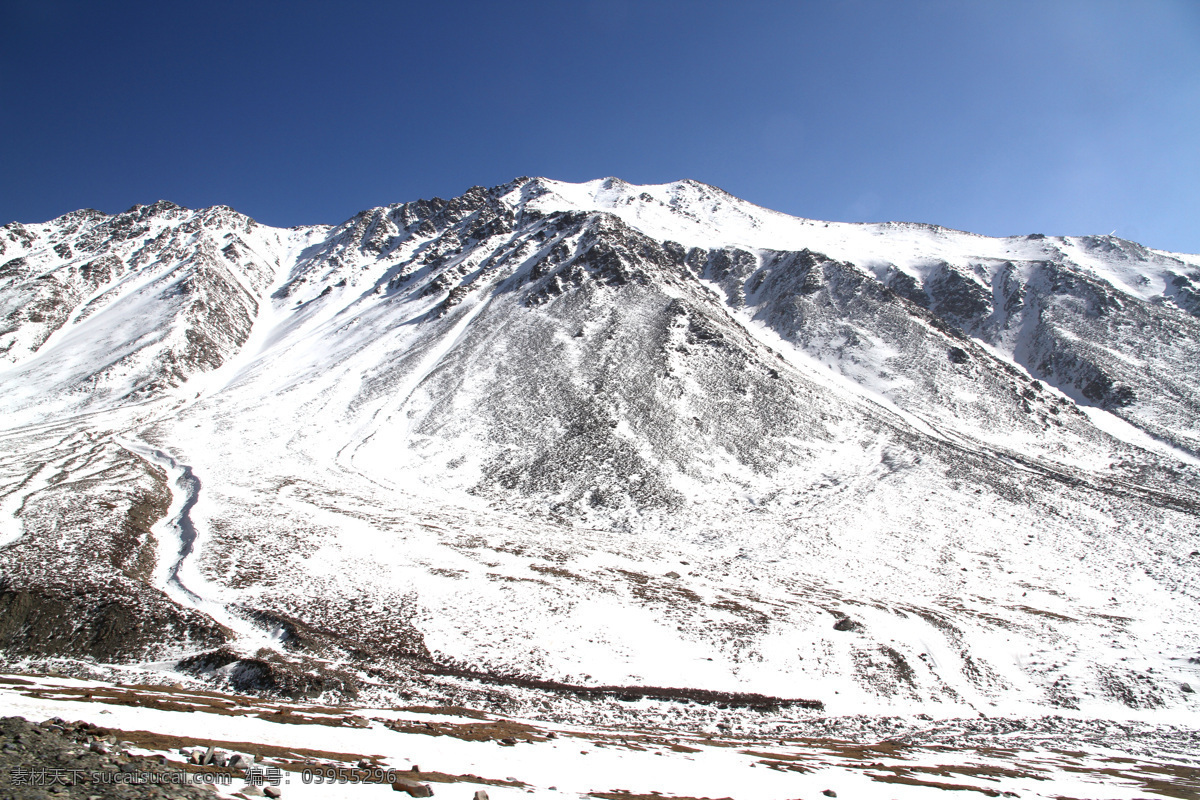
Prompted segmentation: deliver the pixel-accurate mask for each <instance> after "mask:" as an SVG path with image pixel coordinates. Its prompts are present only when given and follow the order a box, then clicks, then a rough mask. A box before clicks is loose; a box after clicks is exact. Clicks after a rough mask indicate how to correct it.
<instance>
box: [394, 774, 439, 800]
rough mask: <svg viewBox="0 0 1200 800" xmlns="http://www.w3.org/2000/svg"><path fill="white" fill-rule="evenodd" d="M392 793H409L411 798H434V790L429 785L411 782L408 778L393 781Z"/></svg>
mask: <svg viewBox="0 0 1200 800" xmlns="http://www.w3.org/2000/svg"><path fill="white" fill-rule="evenodd" d="M392 791H394V792H408V795H409V797H433V789H431V788H430V787H429V784H428V783H421V782H419V781H414V780H410V779H408V778H396V779H394V780H393V781H392Z"/></svg>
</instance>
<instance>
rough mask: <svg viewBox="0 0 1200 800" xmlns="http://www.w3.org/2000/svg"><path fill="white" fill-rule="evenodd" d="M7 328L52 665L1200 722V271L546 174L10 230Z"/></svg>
mask: <svg viewBox="0 0 1200 800" xmlns="http://www.w3.org/2000/svg"><path fill="white" fill-rule="evenodd" d="M0 318H2V319H3V324H2V325H0V355H2V357H3V359H4V366H3V369H2V371H0V410H3V413H4V417H3V419H4V422H3V423H2V425H3V427H4V430H3V432H2V433H0V482H2V483H0V486H2V487H3V488H2V489H0V492H2V495H0V545H2V546H0V571H2V573H0V574H2V577H0V648H3V653H4V656H5V658H7V659H8V660H9V661H10V662H17V661H21V660H30V659H32V660H34V661H37V662H46V663H50V662H53V663H55V664H56V665H60V668H61V665H68V666H71V665H73V668H76V669H83V668H86V669H89V670H96V669H108V670H114V671H117V672H120V673H121V674H127V673H131V672H139V671H140V672H150V673H162V672H168V673H175V674H178V673H180V672H183V673H188V674H191V675H195V676H202V677H204V678H206V679H209V680H212V681H215V682H219V683H225V684H229V685H232V686H233V687H234V688H236V689H238V690H242V691H245V690H263V691H278V692H284V693H289V694H294V695H299V694H309V695H313V694H321V693H340V694H343V695H352V694H355V693H360V694H361V693H376V694H381V695H388V693H391V695H404V696H408V697H428V698H435V699H440V700H456V701H465V700H464V699H470V698H476V699H478V698H479V697H480V696H486V697H488V698H491V701H494V702H504V703H510V704H512V705H513V706H514V707H515V708H518V709H519V708H527V707H529V708H531V707H534V705H533V704H537V703H552V704H554V703H557V704H560V705H562V707H563V708H567V709H569V710H570V713H584V712H583V711H581V710H580V707H579V704H580V702H581V701H580V700H579V699H578V698H579V697H581V696H582V697H584V698H585V699H590V701H592V702H593V703H594V707H595V708H602V707H603V704H604V703H606V702H609V701H612V702H619V701H617V700H614V699H613V698H619V697H624V698H626V699H628V698H635V699H636V698H638V697H647V698H659V699H682V700H690V701H695V700H696V699H697V698H700V699H702V700H704V701H705V702H709V701H712V702H717V701H718V699H719V701H720V702H722V703H723V704H725V705H729V704H734V705H737V704H739V703H740V704H742V705H747V706H750V707H754V708H757V709H758V710H759V711H760V712H766V711H770V712H771V713H775V714H783V715H787V714H804V713H811V711H812V709H816V708H822V707H823V708H825V709H826V710H828V711H831V712H834V713H858V712H888V713H892V712H901V711H913V710H926V709H932V708H953V709H963V708H969V709H972V710H982V709H989V710H991V709H995V708H999V709H1001V710H1013V709H1016V710H1032V711H1033V712H1036V713H1042V712H1044V711H1045V710H1047V709H1055V708H1057V709H1063V708H1068V709H1079V710H1080V711H1082V712H1087V713H1095V714H1097V715H1103V714H1105V713H1109V711H1110V710H1111V709H1113V708H1121V709H1125V708H1128V707H1135V708H1148V709H1149V708H1191V709H1194V708H1195V703H1196V701H1195V699H1194V698H1195V694H1194V693H1189V692H1188V691H1186V690H1185V689H1184V687H1187V688H1189V689H1190V685H1196V684H1198V683H1200V680H1198V677H1200V671H1198V668H1197V666H1196V665H1197V663H1200V618H1198V617H1197V615H1196V613H1195V610H1196V604H1197V601H1198V600H1200V585H1198V584H1197V581H1196V575H1197V571H1198V570H1200V554H1197V548H1198V547H1200V503H1198V502H1197V501H1196V499H1195V498H1196V497H1197V490H1198V489H1200V468H1198V467H1200V376H1198V374H1197V372H1196V370H1195V365H1196V364H1197V363H1200V256H1190V255H1180V254H1172V253H1165V252H1161V251H1156V250H1152V249H1149V248H1146V247H1143V246H1142V245H1139V244H1136V243H1134V242H1130V241H1126V240H1123V239H1118V238H1115V237H1111V236H1098V237H1097V236H1093V237H1050V236H1043V235H1040V234H1034V235H1030V236H1022V237H1010V238H1004V239H995V238H988V237H983V236H977V235H974V234H970V233H964V232H960V231H953V230H948V229H945V228H939V227H936V226H931V225H922V224H910V223H883V224H849V223H836V222H819V221H813V220H805V219H798V218H794V217H789V216H786V215H783V214H779V213H776V212H773V211H769V210H766V209H763V208H759V207H757V206H754V205H752V204H750V203H747V202H744V201H742V200H739V199H737V198H735V197H732V196H731V195H729V194H727V193H725V192H723V191H721V190H719V189H716V188H714V187H711V186H706V185H704V184H700V183H696V182H694V181H681V182H678V183H671V184H664V185H660V186H635V185H631V184H627V183H625V182H623V181H620V180H618V179H616V178H607V179H604V180H597V181H591V182H589V183H583V184H570V183H562V182H558V181H553V180H548V179H543V178H534V179H530V178H521V179H518V180H515V181H513V182H511V183H508V184H505V185H503V186H498V187H494V188H491V189H486V188H483V187H475V188H472V189H470V190H469V191H467V192H466V193H465V194H463V195H462V196H460V197H457V198H454V199H452V200H442V199H439V198H434V199H432V200H419V201H415V202H410V203H403V204H398V205H392V206H386V207H382V208H375V209H369V210H367V211H363V212H361V213H359V214H357V215H356V216H355V217H353V218H352V219H350V220H347V221H346V222H344V223H342V224H341V225H337V226H333V227H327V226H311V227H300V228H291V229H286V230H285V229H275V228H269V227H266V226H263V225H259V224H257V223H255V222H254V221H253V220H251V219H249V218H247V217H245V216H243V215H240V214H238V213H237V212H235V211H233V210H231V209H228V208H225V207H215V208H210V209H204V210H200V211H191V210H188V209H184V208H181V207H179V206H176V205H174V204H171V203H167V202H162V201H160V202H158V203H155V204H154V205H150V206H135V207H134V208H132V209H130V210H129V211H127V212H125V213H123V214H117V215H111V216H110V215H105V214H101V213H99V212H95V211H78V212H74V213H72V214H68V215H66V216H63V217H60V218H59V219H56V220H53V221H51V222H47V223H44V224H38V225H20V224H17V223H13V224H11V225H8V226H5V227H3V228H0ZM81 665H82V666H81ZM496 698H500V699H499V700H498V699H496ZM705 698H707V699H705ZM589 713H590V712H589Z"/></svg>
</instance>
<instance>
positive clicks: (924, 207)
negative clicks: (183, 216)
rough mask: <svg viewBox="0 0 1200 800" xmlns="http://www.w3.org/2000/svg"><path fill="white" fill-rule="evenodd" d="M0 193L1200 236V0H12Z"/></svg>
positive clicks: (268, 207) (312, 217)
mask: <svg viewBox="0 0 1200 800" xmlns="http://www.w3.org/2000/svg"><path fill="white" fill-rule="evenodd" d="M0 144H2V147H0V153H2V154H3V162H2V164H0V220H3V221H8V220H13V219H16V220H20V221H24V222H34V221H41V220H45V219H49V218H51V217H54V216H57V215H59V214H62V213H65V212H67V211H70V210H72V209H75V208H80V207H89V206H90V207H93V208H99V209H101V210H104V211H110V212H111V211H120V210H123V209H125V208H127V207H129V206H130V205H133V204H134V203H149V202H153V201H154V200H156V199H159V198H166V199H169V200H173V201H175V202H177V203H181V204H183V205H187V206H192V207H199V206H207V205H214V204H218V203H224V204H227V205H230V206H233V207H234V208H236V209H238V210H240V211H242V212H244V213H247V214H249V215H251V216H253V217H255V218H256V219H258V220H260V221H262V222H265V223H268V224H272V225H296V224H304V223H314V222H330V223H332V222H340V221H341V220H343V219H346V218H347V217H349V216H351V215H352V214H354V213H356V212H357V211H359V210H361V209H363V208H367V207H370V206H375V205H383V204H386V203H392V202H399V201H404V200H412V199H416V198H418V197H431V196H434V195H438V196H442V197H451V196H454V195H456V194H459V193H461V192H462V191H463V190H465V189H467V188H469V187H470V186H472V185H476V184H482V185H494V184H498V183H503V182H505V181H507V180H510V179H511V178H513V177H516V176H518V175H545V176H548V177H553V178H559V179H563V180H572V181H578V180H588V179H591V178H596V177H603V176H608V175H616V176H618V177H621V178H624V179H625V180H628V181H631V182H633V183H661V182H666V181H671V180H676V179H680V178H694V179H696V180H700V181H704V182H706V183H711V184H715V185H717V186H720V187H721V188H723V189H726V190H727V191H729V192H731V193H733V194H735V195H738V196H740V197H743V198H745V199H747V200H750V201H753V202H755V203H759V204H760V205H764V206H767V207H770V208H774V209H778V210H780V211H784V212H787V213H790V214H796V215H799V216H806V217H811V218H817V219H836V220H851V221H864V220H867V221H874V220H911V221H919V222H933V223H937V224H941V225H946V226H949V227H954V228H962V229H966V230H972V231H976V232H979V233H986V234H991V235H1010V234H1024V233H1032V232H1041V233H1047V234H1085V233H1108V232H1110V231H1112V230H1116V232H1117V234H1118V235H1120V236H1125V237H1127V238H1132V239H1135V240H1138V241H1141V242H1144V243H1146V244H1148V245H1150V246H1153V247H1159V248H1164V249H1171V250H1178V251H1186V252H1192V253H1197V252H1200V214H1198V212H1200V2H1195V1H1194V0H1179V1H1177V2H1170V1H1168V0H1162V1H1161V2H1155V0H1138V2H1133V1H1132V0H1130V1H1129V2H1105V0H1086V1H1080V2H1070V1H1066V0H1064V1H1061V2H1055V0H1042V1H1041V2H1021V0H1003V2H1002V1H1001V0H995V2H983V1H982V0H961V1H960V2H939V1H937V0H927V1H922V0H911V1H910V2H903V1H902V0H889V1H885V2H870V0H841V1H838V0H829V1H828V2H739V3H733V2H703V0H694V1H693V2H669V1H667V0H663V1H661V2H659V1H656V0H641V1H640V2H634V1H633V0H629V1H628V2H626V1H625V0H576V1H574V2H567V0H555V1H553V2H550V1H547V2H509V3H502V2H453V1H448V2H437V3H431V2H420V3H409V2H353V0H343V2H338V3H334V2H305V1H304V0H294V1H293V2H287V3H283V2H265V1H261V2H260V1H258V0H239V2H223V0H205V1H204V2H196V3H186V4H185V3H162V2H156V3H140V2H119V3H97V2H91V1H89V2H82V1H80V0H5V2H4V3H3V4H0Z"/></svg>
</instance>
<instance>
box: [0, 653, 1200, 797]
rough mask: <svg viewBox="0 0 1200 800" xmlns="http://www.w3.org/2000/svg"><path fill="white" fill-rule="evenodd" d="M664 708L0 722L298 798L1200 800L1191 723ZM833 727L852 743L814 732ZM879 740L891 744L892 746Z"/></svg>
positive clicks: (158, 699)
mask: <svg viewBox="0 0 1200 800" xmlns="http://www.w3.org/2000/svg"><path fill="white" fill-rule="evenodd" d="M655 712H656V708H655V703H654V702H653V701H646V700H643V701H640V702H639V703H635V704H631V713H630V715H629V721H628V723H627V724H625V725H611V726H606V727H595V728H584V727H577V726H568V725H560V724H551V723H546V722H542V721H538V720H533V719H516V718H507V717H503V716H499V715H496V714H491V713H484V712H481V711H476V710H472V709H465V708H435V707H420V706H414V707H407V708H371V707H349V706H323V705H319V704H312V703H307V704H306V703H291V702H282V701H277V700H271V699H264V698H254V697H246V696H238V695H228V694H221V693H217V692H212V691H206V690H200V689H192V688H184V687H182V686H179V685H176V686H173V687H168V686H120V685H115V684H111V683H103V682H98V681H86V680H78V679H71V678H63V677H51V676H35V675H6V676H0V716H21V717H24V718H26V719H28V720H30V721H33V722H42V721H44V720H47V719H51V718H60V719H63V720H85V721H87V722H90V723H92V724H94V725H98V726H101V727H103V728H105V729H107V731H108V732H110V733H111V734H113V735H114V736H115V737H116V738H117V739H118V740H120V741H122V742H124V743H125V744H124V745H122V746H123V747H124V748H125V749H126V750H128V751H129V752H130V753H131V754H133V755H140V756H165V758H166V759H169V761H170V762H171V763H172V764H174V765H176V766H179V767H183V765H184V764H185V761H186V759H185V757H184V756H182V755H181V754H180V750H181V748H187V747H194V746H199V747H205V748H207V747H209V746H215V747H216V748H218V749H222V748H224V749H226V750H228V751H236V752H241V753H247V754H253V755H255V756H256V758H257V759H258V761H259V762H260V763H262V764H265V765H266V766H268V767H270V766H277V767H279V768H281V770H282V776H283V782H282V784H281V789H282V796H283V797H285V798H322V799H323V800H325V799H328V800H336V798H351V799H353V800H369V798H372V797H375V798H383V797H398V796H404V795H402V794H397V793H396V792H394V791H393V789H392V787H391V786H390V785H389V784H388V783H379V782H358V781H362V780H364V779H369V778H370V777H371V772H370V770H369V769H359V767H358V765H359V764H360V763H362V762H364V761H365V762H369V765H370V767H372V768H383V769H385V770H393V771H396V772H397V773H398V774H400V775H402V776H405V777H409V778H418V779H419V780H420V781H423V782H426V783H428V784H429V785H430V786H431V787H432V788H433V791H434V794H435V795H436V796H437V797H446V798H463V799H464V800H466V799H467V798H471V797H473V796H474V793H475V791H477V790H481V789H482V790H484V791H486V792H487V794H488V797H489V798H492V799H493V800H505V799H506V798H517V797H527V796H533V797H535V798H611V799H612V800H650V799H651V798H659V797H661V798H733V799H734V800H795V799H796V798H820V797H825V796H835V795H836V796H837V797H839V798H887V799H889V800H903V798H926V797H932V796H935V795H936V796H943V795H945V794H946V793H947V792H950V793H951V794H950V795H949V796H950V797H962V798H964V800H965V798H970V797H976V796H985V797H1001V796H1003V797H1022V798H1057V799H1058V800H1064V799H1065V798H1076V799H1078V800H1084V799H1085V798H1087V799H1089V800H1110V799H1111V800H1118V798H1119V799H1120V800H1133V799H1134V798H1153V797H1174V798H1197V797H1200V726H1198V725H1197V724H1196V723H1197V719H1196V718H1195V715H1192V714H1178V715H1171V716H1166V717H1165V716H1163V715H1161V714H1159V715H1155V716H1154V717H1153V718H1151V717H1150V716H1147V715H1143V716H1140V717H1136V716H1131V717H1130V718H1128V719H1124V720H1096V719H1088V718H1083V717H1079V718H1071V717H1061V716H1053V717H1041V718H1033V719H1014V718H1004V717H991V718H988V717H979V718H975V719H929V718H921V717H917V718H894V719H873V718H866V717H851V718H841V719H837V720H829V719H822V718H820V717H818V716H816V715H814V717H813V720H812V722H811V724H808V725H806V724H797V725H794V726H792V728H793V729H792V730H787V731H782V732H778V736H772V737H771V738H763V737H761V736H730V735H726V734H719V735H706V734H691V733H689V734H680V733H679V732H678V731H677V730H671V729H668V728H667V727H665V726H663V727H659V726H655V725H654V724H653V723H652V722H651V720H653V719H654V718H655V716H656V713H655ZM1132 713H1133V712H1131V714H1132ZM822 730H836V731H837V732H838V734H839V735H838V736H836V737H831V736H827V735H826V736H822V735H817V734H818V733H819V732H820V731H822ZM882 730H891V731H892V733H891V734H890V735H883V736H881V735H880V731H882ZM856 731H857V735H855V732H856ZM7 747H8V746H6V749H7ZM84 747H85V745H80V749H81V750H82V749H84ZM26 766H29V767H30V768H31V769H34V770H36V769H38V768H39V766H40V767H42V768H46V767H48V766H51V765H38V764H29V765H26ZM330 768H332V769H334V770H339V771H338V772H332V771H331V772H330V774H336V775H338V776H339V778H340V780H336V781H335V782H332V783H330V782H327V781H325V780H323V779H322V778H321V777H319V776H320V775H321V771H322V770H330ZM189 769H190V770H192V771H205V770H208V771H212V770H213V769H214V768H212V767H197V766H190V767H189ZM418 770H419V771H418ZM234 775H235V776H237V775H239V773H237V772H236V771H234ZM11 777H12V776H11V775H3V776H0V791H4V792H6V793H5V795H4V796H9V795H8V794H7V791H12V790H11V789H10V788H9V787H10V780H11ZM245 786H246V784H245V781H244V780H241V779H239V777H234V778H232V779H231V780H230V782H229V783H228V784H226V785H224V786H219V787H218V793H219V794H220V795H221V796H223V797H233V796H234V794H235V793H236V792H240V791H242V790H243V789H244V788H245ZM82 790H84V787H82V786H80V787H72V791H71V792H70V794H69V796H72V797H74V796H76V795H78V796H79V797H87V796H92V795H91V794H90V793H89V791H90V790H88V791H82ZM81 791H82V793H80V792H81ZM60 796H61V795H60ZM95 796H100V795H95Z"/></svg>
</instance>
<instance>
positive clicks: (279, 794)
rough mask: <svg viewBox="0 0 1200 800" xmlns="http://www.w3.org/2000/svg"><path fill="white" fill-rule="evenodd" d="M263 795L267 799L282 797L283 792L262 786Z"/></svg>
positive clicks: (273, 787) (272, 787) (274, 787)
mask: <svg viewBox="0 0 1200 800" xmlns="http://www.w3.org/2000/svg"><path fill="white" fill-rule="evenodd" d="M263 794H264V795H265V796H267V797H282V796H283V790H282V789H280V788H279V787H278V786H264V787H263Z"/></svg>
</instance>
